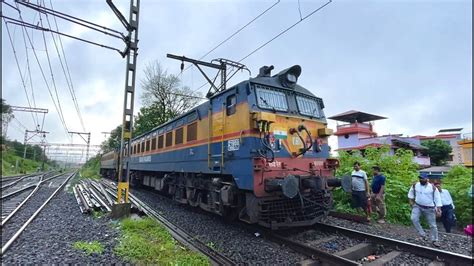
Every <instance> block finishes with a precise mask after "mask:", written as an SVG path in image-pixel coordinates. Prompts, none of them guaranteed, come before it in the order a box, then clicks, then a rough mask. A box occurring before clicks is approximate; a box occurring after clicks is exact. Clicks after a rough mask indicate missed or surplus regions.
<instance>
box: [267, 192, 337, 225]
mask: <svg viewBox="0 0 474 266" xmlns="http://www.w3.org/2000/svg"><path fill="white" fill-rule="evenodd" d="M330 203H331V197H330V196H327V195H325V193H324V192H322V191H321V192H317V193H314V192H312V193H307V194H303V195H297V196H296V197H294V198H292V199H289V198H285V197H282V198H278V199H271V200H262V201H260V203H259V207H260V220H259V223H260V224H262V225H264V226H267V227H271V228H274V229H276V228H278V227H292V226H304V225H311V224H314V223H315V222H317V221H318V220H320V219H322V218H323V217H325V216H327V213H328V209H329V207H330V206H329V205H330Z"/></svg>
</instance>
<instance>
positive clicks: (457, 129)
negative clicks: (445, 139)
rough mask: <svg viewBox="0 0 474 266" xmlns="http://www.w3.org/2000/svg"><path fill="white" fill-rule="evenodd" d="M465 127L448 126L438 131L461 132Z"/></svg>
mask: <svg viewBox="0 0 474 266" xmlns="http://www.w3.org/2000/svg"><path fill="white" fill-rule="evenodd" d="M462 129H463V128H462V127H460V128H446V129H440V130H439V131H438V133H443V132H459V131H461V130H462Z"/></svg>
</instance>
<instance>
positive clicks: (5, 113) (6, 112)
mask: <svg viewBox="0 0 474 266" xmlns="http://www.w3.org/2000/svg"><path fill="white" fill-rule="evenodd" d="M13 117H14V116H13V111H12V108H11V107H10V105H8V104H7V103H6V101H5V99H3V98H2V137H5V138H6V136H7V129H8V123H10V121H11V120H12V118H13ZM2 143H3V138H2Z"/></svg>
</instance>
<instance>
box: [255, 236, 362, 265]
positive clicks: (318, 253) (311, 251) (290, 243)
mask: <svg viewBox="0 0 474 266" xmlns="http://www.w3.org/2000/svg"><path fill="white" fill-rule="evenodd" d="M259 231H260V232H261V233H263V237H264V238H267V239H269V240H271V241H273V242H276V243H279V244H281V245H284V246H286V247H288V248H290V249H292V250H294V251H296V252H298V253H300V254H304V255H306V256H308V257H310V258H311V259H313V260H320V261H322V262H325V263H329V265H361V264H360V263H358V262H356V261H353V260H350V259H346V258H344V257H341V256H338V255H335V254H331V253H328V252H325V251H322V250H320V249H317V248H314V247H312V246H309V245H306V244H304V243H301V242H297V241H294V240H291V239H289V238H287V237H284V236H281V235H278V234H276V233H274V232H272V231H270V230H266V229H264V230H262V229H261V228H259Z"/></svg>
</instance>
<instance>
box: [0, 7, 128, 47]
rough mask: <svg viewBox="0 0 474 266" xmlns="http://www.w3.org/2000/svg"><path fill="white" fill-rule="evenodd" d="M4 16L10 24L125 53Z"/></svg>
mask: <svg viewBox="0 0 474 266" xmlns="http://www.w3.org/2000/svg"><path fill="white" fill-rule="evenodd" d="M2 17H3V18H6V19H8V20H9V21H8V23H10V24H14V25H19V26H23V27H27V28H30V29H35V30H40V31H51V32H53V33H56V34H59V35H62V36H66V37H68V38H71V39H75V40H78V41H82V42H85V43H88V44H92V45H95V46H99V47H102V48H107V49H110V50H113V51H116V52H118V53H119V54H120V55H123V53H122V51H121V50H120V49H117V48H115V47H112V46H108V45H104V44H101V43H97V42H93V41H90V40H86V39H82V38H79V37H76V36H72V35H69V34H66V33H63V32H59V31H55V30H51V29H47V28H43V27H40V26H38V25H34V24H31V23H27V22H24V21H20V20H17V19H14V18H10V17H7V16H3V15H2Z"/></svg>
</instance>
